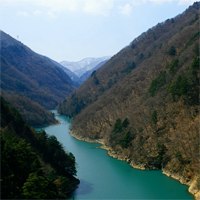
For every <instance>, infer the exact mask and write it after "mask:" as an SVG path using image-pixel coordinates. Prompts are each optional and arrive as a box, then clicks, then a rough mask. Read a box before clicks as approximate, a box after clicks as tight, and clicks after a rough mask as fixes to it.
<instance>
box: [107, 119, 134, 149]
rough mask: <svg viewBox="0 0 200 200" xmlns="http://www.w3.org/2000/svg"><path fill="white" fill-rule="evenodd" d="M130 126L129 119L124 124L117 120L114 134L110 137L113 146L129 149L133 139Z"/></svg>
mask: <svg viewBox="0 0 200 200" xmlns="http://www.w3.org/2000/svg"><path fill="white" fill-rule="evenodd" d="M129 124H130V122H129V120H128V118H125V119H124V120H123V122H122V120H121V119H117V120H116V122H115V125H114V128H113V131H112V134H111V135H110V144H111V145H117V144H119V145H120V146H121V147H122V148H128V146H129V145H130V144H131V141H132V139H133V135H132V134H131V132H130V131H129V130H128V129H127V128H128V126H129Z"/></svg>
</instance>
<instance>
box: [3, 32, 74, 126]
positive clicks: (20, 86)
mask: <svg viewBox="0 0 200 200" xmlns="http://www.w3.org/2000/svg"><path fill="white" fill-rule="evenodd" d="M0 40H1V55H0V59H1V85H0V87H1V91H2V92H3V93H4V94H5V93H8V94H13V93H14V94H17V95H20V96H21V98H23V97H25V98H28V99H29V100H28V101H30V102H31V101H33V102H34V104H35V103H36V104H38V105H39V106H40V107H43V110H46V109H53V108H55V106H56V105H57V104H58V103H59V102H61V101H62V100H63V99H64V97H65V96H66V95H68V94H69V93H71V92H72V91H73V90H74V89H75V87H76V86H75V85H74V83H73V82H72V80H71V79H70V78H69V76H68V75H66V73H64V71H63V70H62V69H61V68H60V67H61V66H60V65H59V64H58V63H56V62H55V61H53V60H51V59H50V58H48V57H46V56H42V55H39V54H37V53H35V52H34V51H32V50H31V49H30V48H29V47H27V46H25V45H24V44H22V43H21V42H19V41H17V40H15V39H14V38H12V37H11V36H9V35H8V34H6V33H5V32H3V31H0ZM25 98H24V102H25ZM7 100H8V99H7ZM9 100H10V101H13V103H14V99H12V98H9ZM18 100H20V99H19V98H18ZM11 103H12V102H11ZM27 104H28V102H27ZM36 104H35V105H36ZM15 105H16V104H15ZM21 105H22V104H21ZM32 105H33V104H32ZM36 107H38V106H35V108H36ZM25 110H26V111H27V109H25ZM20 111H22V109H20ZM44 112H45V111H44ZM29 113H30V112H29ZM45 113H46V117H47V118H49V117H50V118H51V121H49V122H52V120H53V119H52V116H51V114H50V113H49V112H48V111H47V110H46V112H45ZM21 114H22V112H21ZM30 114H31V115H32V116H33V118H35V116H34V112H33V113H30ZM22 115H23V114H22ZM26 118H27V116H26V117H25V116H24V119H26ZM35 122H36V123H37V120H36V121H35ZM54 122H55V120H54ZM38 124H39V125H41V120H38ZM34 125H35V124H34Z"/></svg>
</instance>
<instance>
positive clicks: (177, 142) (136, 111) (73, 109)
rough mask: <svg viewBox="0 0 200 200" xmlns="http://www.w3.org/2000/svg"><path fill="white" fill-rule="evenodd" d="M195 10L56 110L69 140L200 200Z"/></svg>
mask: <svg viewBox="0 0 200 200" xmlns="http://www.w3.org/2000/svg"><path fill="white" fill-rule="evenodd" d="M199 7H200V3H195V4H193V6H190V7H189V8H188V9H187V10H186V11H185V12H184V13H183V14H181V15H179V16H177V17H175V18H173V19H170V20H167V21H165V22H164V23H161V24H158V25H157V26H155V27H153V28H152V29H150V30H148V31H147V32H146V33H143V34H142V35H141V36H140V37H138V38H137V39H135V40H134V41H133V42H132V43H131V44H130V45H129V46H128V47H126V48H124V49H123V50H122V51H120V52H119V53H118V54H117V55H115V56H114V57H112V58H111V59H110V60H109V61H108V62H107V63H106V64H105V65H104V66H103V67H102V68H101V69H100V70H97V72H96V73H94V74H92V76H91V77H90V78H89V80H88V81H86V83H85V84H83V85H82V86H81V87H80V88H79V89H78V90H77V91H75V92H74V93H73V94H72V95H71V96H70V98H68V99H66V100H65V102H64V103H63V104H62V105H61V106H60V112H61V113H64V114H66V115H70V116H75V118H74V121H73V126H72V133H73V135H74V136H76V137H78V138H80V139H84V140H93V141H94V140H99V141H101V142H102V143H103V144H104V145H105V146H106V147H107V148H108V149H109V153H110V154H111V155H113V156H115V157H117V158H120V159H123V160H126V161H127V162H129V163H130V164H131V165H132V166H134V167H138V168H147V169H162V170H163V172H164V173H166V174H168V175H170V176H172V177H174V178H176V179H179V180H180V181H181V182H182V183H184V184H187V185H189V186H190V188H189V190H190V192H192V193H193V194H194V195H195V196H196V198H197V199H198V198H200V175H199V174H200V173H199V164H200V160H199V158H200V156H199V122H200V121H199V120H200V119H199V75H200V74H199V36H200V33H199Z"/></svg>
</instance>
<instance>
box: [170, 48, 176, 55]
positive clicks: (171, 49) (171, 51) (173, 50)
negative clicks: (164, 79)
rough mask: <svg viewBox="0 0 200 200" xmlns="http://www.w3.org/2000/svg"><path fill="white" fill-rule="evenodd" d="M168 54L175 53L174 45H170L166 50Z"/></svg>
mask: <svg viewBox="0 0 200 200" xmlns="http://www.w3.org/2000/svg"><path fill="white" fill-rule="evenodd" d="M168 54H169V55H170V56H175V55H176V48H175V47H174V46H171V47H170V48H169V50H168Z"/></svg>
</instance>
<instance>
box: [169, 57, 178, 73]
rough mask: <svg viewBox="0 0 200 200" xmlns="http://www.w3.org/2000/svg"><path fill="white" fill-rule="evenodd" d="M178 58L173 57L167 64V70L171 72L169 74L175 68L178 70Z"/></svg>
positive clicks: (173, 71) (174, 70)
mask: <svg viewBox="0 0 200 200" xmlns="http://www.w3.org/2000/svg"><path fill="white" fill-rule="evenodd" d="M178 64H179V60H178V59H175V60H173V61H172V62H171V63H170V65H169V72H170V73H171V74H174V73H175V72H176V71H177V70H178V68H179V65H178Z"/></svg>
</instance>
